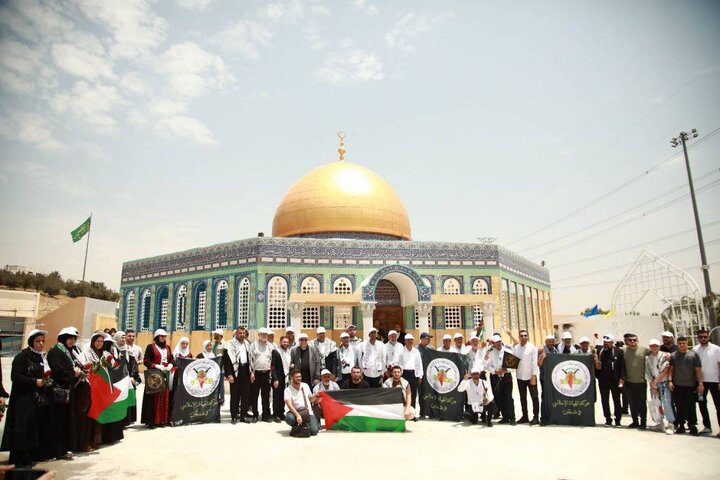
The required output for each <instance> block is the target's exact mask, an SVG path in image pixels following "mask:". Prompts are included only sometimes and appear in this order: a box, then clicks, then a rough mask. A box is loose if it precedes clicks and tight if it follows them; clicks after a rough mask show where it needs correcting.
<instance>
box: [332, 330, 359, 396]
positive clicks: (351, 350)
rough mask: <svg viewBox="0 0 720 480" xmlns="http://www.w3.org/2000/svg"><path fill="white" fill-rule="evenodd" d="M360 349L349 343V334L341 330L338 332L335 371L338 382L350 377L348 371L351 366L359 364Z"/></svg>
mask: <svg viewBox="0 0 720 480" xmlns="http://www.w3.org/2000/svg"><path fill="white" fill-rule="evenodd" d="M360 355H361V354H360V350H359V349H358V347H355V346H353V345H351V344H350V334H349V333H347V332H342V333H341V334H340V347H338V351H337V361H338V364H339V365H338V367H337V368H336V371H338V372H339V374H338V375H337V382H338V384H340V383H342V382H343V381H345V380H347V379H348V378H350V372H351V370H352V368H353V367H359V366H360Z"/></svg>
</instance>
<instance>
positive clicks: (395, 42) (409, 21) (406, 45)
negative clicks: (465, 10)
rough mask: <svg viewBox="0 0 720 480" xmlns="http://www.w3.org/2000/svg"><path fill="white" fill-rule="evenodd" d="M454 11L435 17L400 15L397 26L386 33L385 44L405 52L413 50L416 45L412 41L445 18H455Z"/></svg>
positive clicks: (412, 14) (413, 14)
mask: <svg viewBox="0 0 720 480" xmlns="http://www.w3.org/2000/svg"><path fill="white" fill-rule="evenodd" d="M453 16H454V14H453V13H444V14H440V15H435V16H433V17H430V18H428V17H426V16H423V15H416V14H415V13H412V12H411V13H407V14H405V15H403V16H402V17H400V19H399V20H398V21H397V22H396V23H395V26H394V27H393V28H392V30H390V31H389V32H388V33H386V34H385V44H386V45H387V46H388V47H390V48H397V49H398V50H401V51H404V52H412V51H413V50H415V47H414V46H413V45H412V44H411V41H412V40H414V39H415V38H418V37H420V36H422V35H425V34H426V33H428V32H430V30H432V28H433V27H434V26H435V25H436V24H438V23H440V22H443V21H445V20H448V19H450V18H453Z"/></svg>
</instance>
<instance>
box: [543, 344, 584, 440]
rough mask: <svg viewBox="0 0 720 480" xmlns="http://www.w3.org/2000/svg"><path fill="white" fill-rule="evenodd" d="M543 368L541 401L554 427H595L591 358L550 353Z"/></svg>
mask: <svg viewBox="0 0 720 480" xmlns="http://www.w3.org/2000/svg"><path fill="white" fill-rule="evenodd" d="M542 368H543V389H542V395H543V402H546V403H545V404H546V405H547V409H546V411H548V412H549V413H550V418H549V419H548V421H549V422H548V423H550V424H553V425H576V426H587V427H592V426H595V364H594V363H593V357H592V355H564V354H551V355H548V356H547V357H545V363H544V364H543V366H542Z"/></svg>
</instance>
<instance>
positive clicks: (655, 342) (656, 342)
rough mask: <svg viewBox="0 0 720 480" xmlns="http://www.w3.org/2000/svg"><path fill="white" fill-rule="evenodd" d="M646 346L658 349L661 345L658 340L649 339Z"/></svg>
mask: <svg viewBox="0 0 720 480" xmlns="http://www.w3.org/2000/svg"><path fill="white" fill-rule="evenodd" d="M648 345H657V346H658V347H659V346H660V345H661V343H660V340H658V339H657V338H651V339H650V341H649V342H648Z"/></svg>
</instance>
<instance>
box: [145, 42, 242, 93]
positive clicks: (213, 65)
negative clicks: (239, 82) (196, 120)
mask: <svg viewBox="0 0 720 480" xmlns="http://www.w3.org/2000/svg"><path fill="white" fill-rule="evenodd" d="M156 68H157V70H158V71H159V72H160V73H163V74H165V75H166V76H167V79H168V85H169V87H170V90H171V91H172V92H174V93H175V94H177V95H180V96H184V97H188V98H192V97H198V96H200V95H203V94H205V93H207V92H208V91H209V90H210V89H212V88H219V87H222V86H224V85H225V84H227V83H229V82H231V81H232V80H233V78H232V75H230V74H229V73H228V72H227V71H226V70H225V64H224V62H223V60H222V58H220V57H219V56H217V55H215V54H212V53H209V52H207V51H205V50H203V49H202V48H200V47H199V46H198V45H197V44H195V43H193V42H183V43H178V44H175V45H173V46H172V47H170V48H169V49H168V50H166V51H165V52H164V53H163V54H162V55H161V56H160V58H159V59H158V64H157V65H156Z"/></svg>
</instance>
